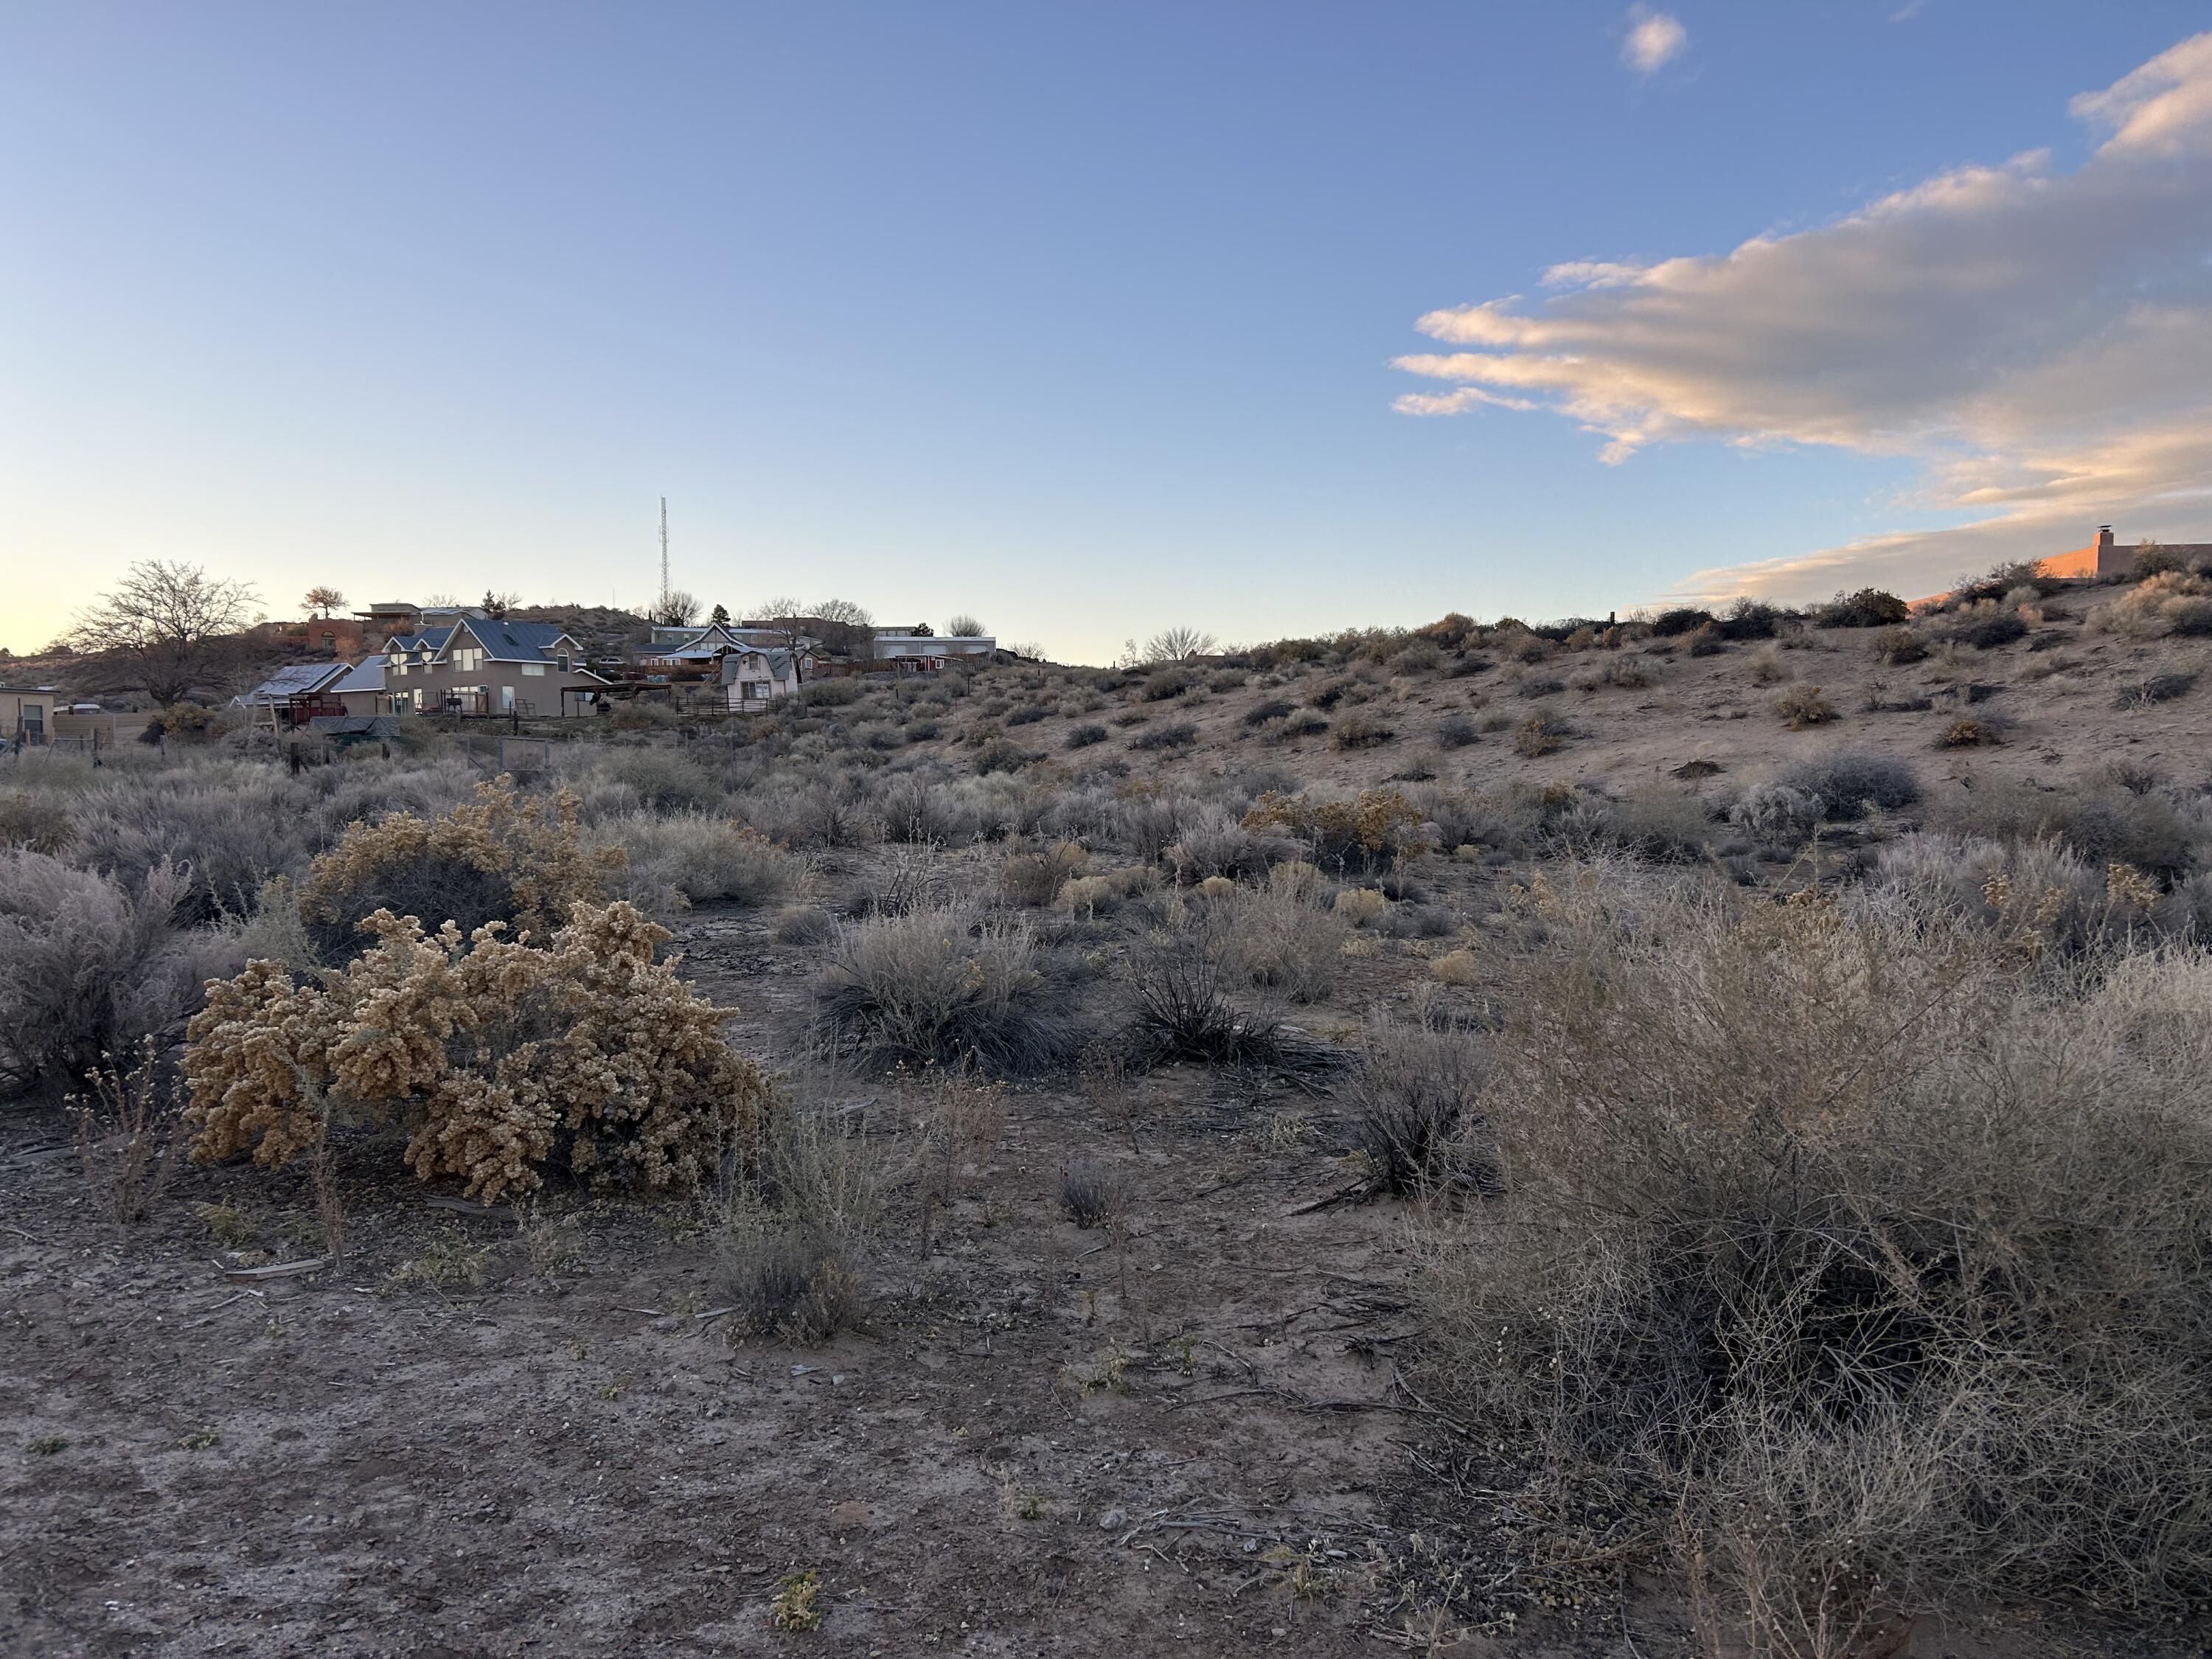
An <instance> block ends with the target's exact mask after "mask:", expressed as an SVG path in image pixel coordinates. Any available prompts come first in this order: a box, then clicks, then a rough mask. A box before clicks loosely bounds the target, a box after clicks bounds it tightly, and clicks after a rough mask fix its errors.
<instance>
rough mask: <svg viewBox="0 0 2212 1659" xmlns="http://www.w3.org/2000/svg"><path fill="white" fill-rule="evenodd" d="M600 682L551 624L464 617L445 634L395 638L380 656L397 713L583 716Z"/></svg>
mask: <svg viewBox="0 0 2212 1659" xmlns="http://www.w3.org/2000/svg"><path fill="white" fill-rule="evenodd" d="M606 685H607V682H606V681H605V680H603V679H601V678H599V676H598V675H597V674H594V673H592V672H591V671H589V670H588V669H586V667H585V666H584V651H583V647H581V646H580V645H578V644H577V643H576V641H574V639H573V638H571V637H570V636H569V635H568V634H567V633H566V632H565V631H564V630H562V629H561V628H560V627H559V626H557V625H556V624H555V623H526V622H507V621H505V620H502V619H501V618H500V617H486V616H481V615H478V614H477V613H475V612H470V613H468V614H466V615H464V616H462V617H459V618H458V619H457V620H456V621H455V622H454V623H453V625H452V626H451V627H450V628H440V629H430V630H428V631H426V632H422V633H415V634H396V635H392V638H391V639H390V640H388V641H386V644H385V649H384V687H383V690H384V693H385V695H386V696H387V697H389V698H390V700H391V705H392V708H393V709H394V710H395V711H396V712H399V713H413V714H587V713H589V712H591V709H592V707H593V701H592V700H593V697H594V695H595V694H596V693H598V692H599V691H602V690H605V689H606Z"/></svg>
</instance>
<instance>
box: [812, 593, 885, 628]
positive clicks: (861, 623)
mask: <svg viewBox="0 0 2212 1659" xmlns="http://www.w3.org/2000/svg"><path fill="white" fill-rule="evenodd" d="M813 615H814V617H815V618H816V619H817V621H821V622H826V623H840V624H842V626H844V627H847V628H873V627H874V626H875V625H876V619H875V617H872V615H870V614H869V611H868V608H867V607H866V605H855V604H854V603H853V601H852V600H850V599H824V600H823V601H822V603H821V604H819V605H816V606H815V607H814V611H813Z"/></svg>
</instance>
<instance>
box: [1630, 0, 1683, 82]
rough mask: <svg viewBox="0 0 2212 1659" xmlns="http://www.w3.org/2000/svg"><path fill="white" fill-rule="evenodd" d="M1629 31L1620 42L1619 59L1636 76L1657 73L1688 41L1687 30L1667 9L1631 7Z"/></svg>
mask: <svg viewBox="0 0 2212 1659" xmlns="http://www.w3.org/2000/svg"><path fill="white" fill-rule="evenodd" d="M1628 15H1629V18H1630V22H1629V25H1628V33H1627V35H1626V38H1625V39H1623V40H1622V41H1621V43H1620V61H1621V62H1622V63H1624V64H1627V65H1628V67H1629V68H1630V69H1632V70H1634V71H1635V72H1636V73H1637V74H1638V75H1656V74H1657V73H1658V72H1659V71H1660V70H1662V69H1664V68H1666V67H1667V65H1668V64H1671V63H1673V62H1674V59H1675V58H1678V57H1680V55H1681V51H1682V48H1683V47H1684V46H1687V45H1689V43H1690V32H1689V30H1687V29H1686V28H1684V27H1682V21H1681V19H1680V18H1679V17H1677V16H1675V15H1674V13H1672V12H1670V11H1653V10H1652V9H1650V7H1648V6H1632V7H1631V8H1630V9H1629V13H1628Z"/></svg>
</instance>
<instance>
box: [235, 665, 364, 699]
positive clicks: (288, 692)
mask: <svg viewBox="0 0 2212 1659" xmlns="http://www.w3.org/2000/svg"><path fill="white" fill-rule="evenodd" d="M346 672H347V669H346V665H344V664H343V663H342V662H295V663H294V664H292V665H290V666H289V667H286V668H280V669H278V670H277V671H276V672H275V673H273V674H271V675H270V677H269V678H267V679H265V680H264V681H262V682H261V684H258V685H257V686H255V687H254V688H253V690H251V691H248V692H247V693H246V695H245V696H241V697H234V698H233V699H232V701H233V702H240V703H247V702H277V701H279V700H280V699H282V698H284V697H304V696H307V695H308V694H309V693H310V692H314V691H320V690H325V688H327V687H328V686H329V685H330V684H331V682H332V681H333V680H336V679H337V678H341V677H342V676H343V675H344V674H345V673H346Z"/></svg>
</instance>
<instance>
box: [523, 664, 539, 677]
mask: <svg viewBox="0 0 2212 1659" xmlns="http://www.w3.org/2000/svg"><path fill="white" fill-rule="evenodd" d="M522 671H523V673H524V674H525V675H526V676H528V677H529V678H532V679H544V678H545V665H544V663H542V662H526V663H525V664H523V665H522Z"/></svg>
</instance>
